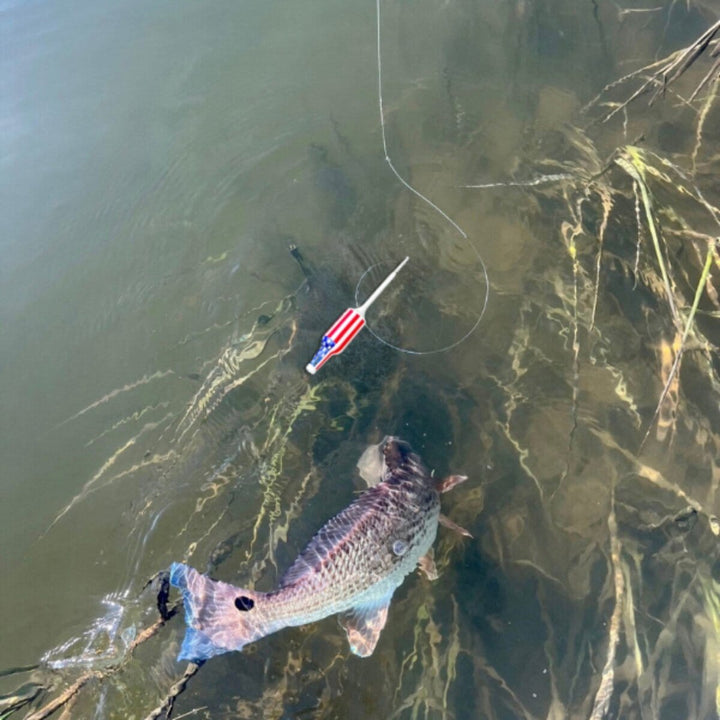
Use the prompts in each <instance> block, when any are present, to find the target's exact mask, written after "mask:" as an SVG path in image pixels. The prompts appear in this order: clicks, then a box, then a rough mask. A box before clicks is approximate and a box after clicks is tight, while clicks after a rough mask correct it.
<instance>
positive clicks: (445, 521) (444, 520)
mask: <svg viewBox="0 0 720 720" xmlns="http://www.w3.org/2000/svg"><path fill="white" fill-rule="evenodd" d="M438 522H439V523H440V524H441V525H442V526H443V527H446V528H447V529H448V530H454V531H455V532H456V533H460V535H463V536H464V537H469V538H471V537H472V533H471V532H470V531H469V530H466V529H465V528H464V527H460V525H458V524H456V523H454V522H453V521H452V520H451V519H450V518H449V517H448V516H447V515H443V514H441V515H440V518H439V520H438Z"/></svg>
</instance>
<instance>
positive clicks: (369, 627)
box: [340, 596, 392, 657]
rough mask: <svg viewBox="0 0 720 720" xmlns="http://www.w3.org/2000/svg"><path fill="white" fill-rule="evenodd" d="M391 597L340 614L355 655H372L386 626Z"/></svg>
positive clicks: (341, 622)
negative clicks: (378, 602)
mask: <svg viewBox="0 0 720 720" xmlns="http://www.w3.org/2000/svg"><path fill="white" fill-rule="evenodd" d="M391 598H392V596H390V597H388V598H387V600H386V601H381V603H380V604H374V605H372V606H367V605H361V606H359V607H355V608H352V609H351V610H348V611H347V612H345V613H342V615H340V624H341V625H342V626H343V627H344V628H345V632H346V633H347V638H348V642H349V643H350V650H351V652H353V653H354V654H355V655H359V656H360V657H368V656H370V655H372V653H373V650H375V646H376V645H377V643H378V640H379V638H380V632H381V630H382V629H383V628H384V627H385V623H386V621H387V616H388V608H389V607H390V600H391Z"/></svg>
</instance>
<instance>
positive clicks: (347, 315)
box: [305, 257, 409, 375]
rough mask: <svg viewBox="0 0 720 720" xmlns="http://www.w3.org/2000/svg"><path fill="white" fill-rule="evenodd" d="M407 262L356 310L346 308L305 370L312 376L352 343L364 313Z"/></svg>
mask: <svg viewBox="0 0 720 720" xmlns="http://www.w3.org/2000/svg"><path fill="white" fill-rule="evenodd" d="M408 260H409V258H408V257H406V258H405V259H404V260H403V261H402V262H401V263H400V264H399V265H398V266H397V267H396V268H395V269H394V270H393V271H392V272H391V273H390V274H389V275H388V276H387V277H386V278H385V279H384V280H383V281H382V283H380V285H379V286H378V288H377V289H376V290H375V292H374V293H373V294H372V295H371V296H370V297H369V298H368V299H367V300H366V301H365V302H364V303H363V304H362V305H361V306H360V307H357V308H348V309H347V310H345V312H344V313H343V314H342V315H341V316H340V317H339V318H338V319H337V320H336V321H335V323H334V324H333V325H332V327H331V328H330V329H329V330H328V331H327V332H326V333H325V335H323V339H322V342H321V343H320V348H319V349H318V351H317V352H316V353H315V355H314V356H313V359H312V360H311V361H310V362H309V363H308V364H307V365H306V366H305V369H306V370H307V371H308V372H309V373H310V374H311V375H314V374H315V373H316V372H317V371H318V370H319V369H320V368H321V367H322V366H323V365H324V364H325V363H326V362H327V361H328V360H329V359H330V358H331V357H332V356H333V355H339V354H340V353H341V352H342V351H343V350H345V348H346V347H347V346H348V345H349V344H350V343H351V342H352V340H353V339H354V338H355V336H356V335H357V334H358V333H359V332H360V331H361V330H362V329H363V326H364V325H365V312H366V311H367V309H368V308H369V307H370V306H371V305H372V304H373V303H374V302H375V300H377V298H378V297H379V296H380V293H382V291H383V290H385V288H386V287H387V286H388V285H389V284H390V283H391V282H392V281H393V280H394V278H395V276H396V275H397V274H398V273H399V272H400V270H401V269H402V267H403V265H405V263H406V262H407V261H408Z"/></svg>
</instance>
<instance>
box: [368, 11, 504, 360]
mask: <svg viewBox="0 0 720 720" xmlns="http://www.w3.org/2000/svg"><path fill="white" fill-rule="evenodd" d="M375 8H376V16H377V70H378V106H379V110H380V130H381V132H382V143H383V153H384V155H385V162H387V164H388V165H389V166H390V169H391V170H392V171H393V174H394V175H395V177H396V178H397V179H398V180H399V181H400V182H401V183H402V184H403V185H404V186H405V187H406V188H407V189H408V190H409V191H410V192H411V193H413V194H414V195H416V196H417V197H419V198H420V199H421V200H422V201H423V202H425V203H427V204H428V205H429V206H430V207H431V208H432V209H433V210H435V212H437V213H439V214H440V216H441V217H443V218H445V220H446V221H447V222H448V223H450V225H452V227H453V228H455V230H457V232H458V233H460V235H461V236H462V238H463V239H464V240H466V241H467V243H468V245H469V246H470V247H471V248H472V250H473V252H474V253H475V255H477V258H478V260H479V261H480V266H481V267H482V272H483V276H484V279H485V297H484V299H483V304H482V308H481V310H480V314H479V315H478V317H477V320H476V321H475V324H474V325H473V326H472V327H471V328H470V329H469V330H468V331H467V332H466V333H465V335H463V336H462V337H461V338H460V339H459V340H456V341H455V342H453V343H451V344H450V345H446V346H444V347H441V348H437V349H435V350H410V349H408V348H403V347H399V346H397V345H393V344H392V343H390V342H388V341H387V340H385V339H384V338H381V337H380V336H379V335H378V334H377V333H376V332H375V331H374V330H373V329H372V328H371V327H370V326H369V325H366V326H365V327H366V328H367V329H368V330H369V331H370V333H371V334H372V335H374V336H375V338H377V339H378V340H379V341H380V342H381V343H384V344H385V345H387V346H388V347H391V348H393V350H398V351H400V352H404V353H408V354H410V355H432V354H434V353H441V352H446V351H447V350H451V349H452V348H454V347H457V346H458V345H459V344H460V343H461V342H464V341H465V340H467V339H468V338H469V337H470V335H472V333H473V332H474V331H475V329H476V328H477V326H478V325H479V324H480V320H482V317H483V315H484V314H485V310H486V308H487V303H488V297H489V295H490V281H489V279H488V273H487V268H486V267H485V262H484V261H483V259H482V256H481V255H480V253H479V252H478V250H477V248H476V247H475V245H474V244H473V243H472V242H471V241H470V238H469V237H468V234H467V233H466V232H465V231H464V230H463V229H462V228H461V227H460V226H459V225H458V224H457V223H456V222H455V221H454V220H453V219H452V218H451V217H450V216H449V215H448V214H447V213H445V212H444V211H443V210H442V209H441V208H439V207H438V206H437V205H436V204H435V203H434V202H433V201H432V200H430V198H428V197H426V196H425V195H423V194H422V193H421V192H420V191H419V190H416V189H415V188H414V187H413V186H412V185H411V184H410V183H409V182H408V181H407V180H406V179H405V178H404V177H403V176H402V175H401V174H400V173H399V172H398V171H397V168H396V167H395V165H393V161H392V160H391V159H390V153H389V152H388V145H387V136H386V134H385V112H384V110H383V92H382V52H381V42H380V0H375ZM374 267H376V266H375V265H373V266H372V267H370V268H368V269H367V270H366V271H365V273H364V274H363V275H362V277H361V278H360V280H359V282H358V284H357V287H356V288H355V300H356V303H357V302H358V290H359V288H360V283H362V280H363V278H364V277H365V276H366V275H367V274H368V273H369V272H370V271H371V270H372V269H373V268H374Z"/></svg>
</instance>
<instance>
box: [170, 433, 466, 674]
mask: <svg viewBox="0 0 720 720" xmlns="http://www.w3.org/2000/svg"><path fill="white" fill-rule="evenodd" d="M380 452H381V453H382V460H383V467H382V476H381V481H380V482H379V483H378V484H377V485H376V486H374V487H371V488H370V489H369V490H367V491H366V492H365V493H363V494H362V495H361V496H360V497H359V498H358V499H357V500H356V501H355V502H353V503H352V504H351V505H349V506H348V507H347V508H345V509H344V510H343V511H342V512H340V513H339V514H338V515H336V516H335V517H334V518H332V519H331V520H329V521H328V522H327V523H326V524H325V525H324V526H323V527H322V528H321V529H320V530H319V531H318V532H317V533H316V534H315V536H314V537H313V538H312V540H311V541H310V543H309V544H308V546H307V547H306V548H305V550H303V552H302V553H300V555H299V556H298V557H297V559H296V560H295V562H294V563H293V565H292V566H291V567H290V569H289V570H288V571H287V572H286V573H285V575H284V576H283V578H282V579H281V581H280V584H279V587H278V588H277V589H276V590H274V591H272V592H268V593H264V592H257V591H255V590H246V589H241V588H237V587H235V586H233V585H231V584H229V583H224V582H218V581H214V580H211V579H210V578H208V577H206V576H204V575H202V574H201V573H199V572H197V571H196V570H194V569H192V568H190V567H188V566H186V565H182V564H180V563H174V564H173V565H172V567H171V570H170V582H171V583H172V584H173V585H175V586H176V587H178V588H180V589H181V590H182V593H183V601H184V604H185V620H186V623H187V632H186V635H185V639H184V641H183V645H182V648H181V651H180V655H179V658H178V659H180V660H182V659H187V660H191V661H194V662H199V661H203V660H206V659H208V658H210V657H212V656H213V655H218V654H221V653H224V652H228V651H231V650H241V649H242V648H243V647H244V646H245V645H247V644H248V643H250V642H253V641H255V640H258V639H259V638H261V637H264V636H265V635H270V634H271V633H274V632H276V631H278V630H280V629H282V628H284V627H292V626H298V625H306V624H307V623H311V622H315V621H317V620H321V619H323V618H325V617H328V616H329V615H334V614H339V615H340V622H341V624H342V625H343V627H344V628H345V631H346V633H347V636H348V641H349V643H350V649H351V650H352V652H353V653H355V654H356V655H359V656H361V657H366V656H368V655H370V654H371V653H372V652H373V650H374V649H375V646H376V644H377V641H378V638H379V636H380V632H381V630H382V628H383V627H384V625H385V621H386V620H387V614H388V608H389V605H390V601H391V599H392V596H393V593H394V592H395V590H396V589H397V588H398V587H399V585H400V584H401V583H402V581H403V579H404V578H405V576H406V575H408V574H409V573H410V572H412V571H413V570H414V569H415V568H416V567H417V566H418V564H419V563H421V560H424V557H425V556H426V555H427V553H428V552H429V550H430V549H431V547H432V544H433V542H434V540H435V536H436V533H437V526H438V520H439V518H440V492H442V491H443V485H442V484H439V483H437V481H436V480H435V479H434V478H433V477H431V475H430V473H429V472H428V470H427V468H426V467H425V466H424V465H423V463H422V461H421V460H420V458H419V457H418V456H417V455H416V454H415V453H413V452H412V450H411V449H410V446H409V445H408V444H407V443H405V442H403V441H402V440H399V439H397V438H386V440H385V441H384V442H383V443H382V444H381V445H380ZM451 477H452V478H456V480H455V482H453V483H452V485H454V484H455V483H456V482H458V480H457V478H459V477H461V476H451ZM463 479H464V478H463ZM452 485H450V484H448V487H451V486H452ZM430 563H431V561H430ZM424 566H425V565H424Z"/></svg>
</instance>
